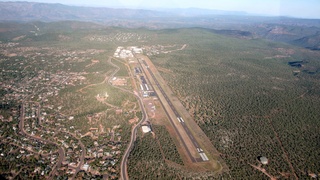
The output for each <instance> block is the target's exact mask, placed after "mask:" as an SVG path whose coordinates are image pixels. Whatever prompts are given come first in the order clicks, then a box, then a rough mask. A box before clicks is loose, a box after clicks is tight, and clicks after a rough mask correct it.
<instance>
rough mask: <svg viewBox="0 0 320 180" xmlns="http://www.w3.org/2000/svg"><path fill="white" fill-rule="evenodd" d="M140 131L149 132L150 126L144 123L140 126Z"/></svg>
mask: <svg viewBox="0 0 320 180" xmlns="http://www.w3.org/2000/svg"><path fill="white" fill-rule="evenodd" d="M142 132H143V133H148V132H151V128H150V127H149V126H148V125H144V126H142Z"/></svg>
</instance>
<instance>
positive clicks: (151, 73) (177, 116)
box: [139, 60, 209, 162]
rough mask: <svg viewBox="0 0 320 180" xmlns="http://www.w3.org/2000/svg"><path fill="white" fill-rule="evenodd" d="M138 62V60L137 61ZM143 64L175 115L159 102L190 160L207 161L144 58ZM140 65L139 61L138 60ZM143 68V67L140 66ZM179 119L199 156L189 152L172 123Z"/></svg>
mask: <svg viewBox="0 0 320 180" xmlns="http://www.w3.org/2000/svg"><path fill="white" fill-rule="evenodd" d="M139 62H140V61H139ZM142 62H143V64H144V65H145V66H146V69H147V70H148V72H149V74H150V75H151V77H152V79H153V80H154V82H155V84H156V86H157V87H158V89H159V90H160V92H161V94H162V95H163V97H164V98H165V100H166V101H167V103H168V104H169V106H170V108H171V110H172V111H173V113H174V114H175V116H176V119H172V118H171V117H170V116H169V114H168V112H167V110H166V107H165V106H164V104H163V102H161V100H160V102H161V104H162V106H163V108H164V109H165V112H166V114H167V116H168V118H169V120H170V121H171V124H172V125H173V127H174V128H175V130H176V132H177V134H178V136H179V138H180V139H181V141H182V142H183V145H184V147H185V148H186V151H187V153H188V155H189V157H190V159H191V160H192V162H201V161H208V160H209V159H208V157H207V156H206V154H205V153H204V152H203V150H202V149H201V148H200V146H199V143H198V142H197V140H196V139H195V138H194V136H193V134H192V133H191V132H190V130H189V128H188V127H187V125H186V124H185V122H184V120H183V118H182V117H181V115H180V114H179V113H178V111H177V110H176V108H175V107H174V105H173V104H172V102H171V100H170V99H169V98H168V96H167V94H166V93H165V92H164V90H163V88H162V87H161V85H160V84H159V82H158V80H157V79H156V77H155V76H154V74H153V72H152V71H151V69H150V68H149V66H148V65H147V63H146V62H145V60H142ZM140 65H141V62H140ZM142 69H143V70H144V68H142ZM175 120H177V121H179V123H181V125H182V127H183V129H184V130H185V132H186V134H187V135H188V137H189V138H190V140H191V142H192V143H193V145H194V147H195V148H196V149H197V152H198V153H199V155H200V157H201V158H194V157H193V156H192V155H191V153H190V150H189V148H187V146H186V143H185V142H184V139H183V138H182V136H181V135H180V133H179V131H178V129H177V127H176V126H175V125H174V123H173V121H175Z"/></svg>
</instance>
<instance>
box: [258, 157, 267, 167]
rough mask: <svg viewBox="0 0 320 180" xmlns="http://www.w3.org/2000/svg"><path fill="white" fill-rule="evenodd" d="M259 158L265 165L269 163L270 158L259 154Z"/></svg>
mask: <svg viewBox="0 0 320 180" xmlns="http://www.w3.org/2000/svg"><path fill="white" fill-rule="evenodd" d="M258 159H259V161H260V162H261V164H263V165H267V164H268V162H269V160H268V158H266V157H264V156H259V157H258Z"/></svg>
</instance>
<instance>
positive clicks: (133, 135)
mask: <svg viewBox="0 0 320 180" xmlns="http://www.w3.org/2000/svg"><path fill="white" fill-rule="evenodd" d="M111 59H112V57H109V63H110V64H111V65H112V66H114V67H115V68H116V70H115V71H114V72H113V73H112V75H111V76H110V78H109V81H108V83H109V84H110V85H111V86H113V85H112V83H111V79H112V78H113V77H114V75H115V74H116V73H117V72H118V71H119V70H120V68H119V67H118V66H117V65H115V64H113V63H112V62H111ZM113 87H115V88H117V89H120V90H122V91H125V92H128V93H130V94H133V95H134V96H135V97H136V98H137V99H138V102H139V106H140V108H141V110H142V119H141V121H140V122H139V123H138V124H137V125H136V126H135V127H134V128H133V129H132V131H131V139H130V142H129V144H128V147H127V149H126V151H125V153H124V154H123V157H122V160H121V165H120V169H121V172H120V176H121V179H122V180H127V179H129V176H128V171H127V161H128V157H129V154H130V152H131V150H132V149H133V146H134V142H135V141H136V137H137V130H138V128H139V127H140V124H141V123H143V122H144V121H145V120H147V119H148V116H147V113H146V110H145V108H144V106H143V103H142V99H141V97H140V96H139V94H138V93H137V92H134V93H132V92H131V91H129V90H126V89H122V88H120V87H117V86H113Z"/></svg>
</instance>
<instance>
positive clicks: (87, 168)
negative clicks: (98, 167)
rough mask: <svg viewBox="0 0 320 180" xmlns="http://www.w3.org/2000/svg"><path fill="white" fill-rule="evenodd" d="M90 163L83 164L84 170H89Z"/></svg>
mask: <svg viewBox="0 0 320 180" xmlns="http://www.w3.org/2000/svg"><path fill="white" fill-rule="evenodd" d="M89 167H90V166H89V164H84V165H83V166H82V169H83V170H84V171H88V170H89Z"/></svg>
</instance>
